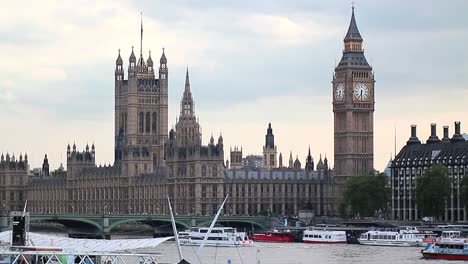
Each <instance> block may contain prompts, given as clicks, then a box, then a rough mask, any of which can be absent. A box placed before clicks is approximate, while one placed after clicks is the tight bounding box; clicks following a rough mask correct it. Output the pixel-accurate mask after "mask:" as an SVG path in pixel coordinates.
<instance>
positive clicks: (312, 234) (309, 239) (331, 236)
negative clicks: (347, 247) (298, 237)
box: [302, 229, 347, 244]
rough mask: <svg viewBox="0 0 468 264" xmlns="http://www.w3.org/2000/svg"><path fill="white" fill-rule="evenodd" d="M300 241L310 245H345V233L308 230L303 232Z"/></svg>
mask: <svg viewBox="0 0 468 264" xmlns="http://www.w3.org/2000/svg"><path fill="white" fill-rule="evenodd" d="M302 241H303V242H304V243H311V244H346V243H347V241H346V231H335V230H326V229H308V230H305V231H304V236H303V237H302Z"/></svg>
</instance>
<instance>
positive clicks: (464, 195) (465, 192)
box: [460, 174, 468, 209]
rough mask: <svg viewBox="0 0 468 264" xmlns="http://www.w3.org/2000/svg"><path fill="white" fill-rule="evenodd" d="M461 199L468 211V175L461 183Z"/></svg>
mask: <svg viewBox="0 0 468 264" xmlns="http://www.w3.org/2000/svg"><path fill="white" fill-rule="evenodd" d="M460 198H461V200H462V202H463V204H464V208H465V209H466V207H467V206H468V174H465V175H464V176H463V178H462V180H461V182H460Z"/></svg>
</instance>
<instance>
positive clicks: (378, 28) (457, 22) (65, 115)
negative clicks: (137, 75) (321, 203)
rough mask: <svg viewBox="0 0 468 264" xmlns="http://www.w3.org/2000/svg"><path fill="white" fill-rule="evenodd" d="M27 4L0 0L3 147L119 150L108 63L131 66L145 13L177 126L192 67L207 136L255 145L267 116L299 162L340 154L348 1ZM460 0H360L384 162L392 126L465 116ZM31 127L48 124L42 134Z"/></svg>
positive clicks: (147, 44)
mask: <svg viewBox="0 0 468 264" xmlns="http://www.w3.org/2000/svg"><path fill="white" fill-rule="evenodd" d="M27 6H28V7H27V8H25V3H24V2H19V1H16V2H15V1H10V2H8V3H5V4H3V5H2V9H0V58H1V59H2V63H0V73H1V78H0V79H1V80H0V102H1V104H2V111H1V112H0V120H1V121H2V123H4V124H8V129H7V130H2V132H0V133H1V135H0V137H1V138H9V140H8V148H9V149H18V150H23V149H24V150H28V151H29V152H30V153H31V152H33V153H31V154H33V155H37V159H36V161H35V162H37V163H35V164H40V162H41V158H42V155H43V154H42V153H43V152H49V153H51V156H52V157H53V158H51V162H52V164H54V162H57V161H58V160H59V159H60V158H59V157H58V155H59V153H61V152H62V151H63V150H64V145H65V144H66V141H68V140H73V139H76V140H77V141H81V143H80V144H83V142H85V141H90V140H92V139H93V138H94V139H95V140H96V145H97V146H98V155H99V157H100V158H101V157H103V160H102V161H104V160H107V161H111V160H112V148H113V147H112V145H113V140H112V138H113V130H112V126H113V89H114V88H113V85H114V84H113V77H114V76H113V74H114V62H115V59H116V57H117V50H118V49H119V48H120V49H121V54H122V58H123V60H124V64H125V65H124V66H128V57H129V55H130V52H131V46H132V45H133V46H135V52H136V53H137V55H138V52H139V39H140V35H139V34H140V31H139V29H140V28H139V27H140V20H139V19H140V17H139V12H140V10H143V11H144V17H143V20H144V42H143V52H144V54H145V57H146V56H147V54H148V50H149V49H152V56H153V60H155V61H157V59H158V58H159V56H160V54H161V48H162V47H165V48H166V55H167V57H168V60H169V81H170V84H169V101H170V107H169V113H170V115H171V117H170V119H169V127H171V125H172V124H173V123H174V120H175V115H176V114H178V112H179V109H178V107H179V100H180V98H181V95H182V90H183V87H184V76H185V75H184V73H185V67H186V66H187V65H189V67H190V72H191V80H192V87H193V88H192V90H193V94H194V97H195V100H196V103H197V114H199V116H200V118H201V122H202V124H201V125H202V126H203V129H204V137H205V138H204V139H206V137H208V138H209V136H210V135H211V132H213V133H214V134H218V133H219V131H220V130H221V131H223V135H224V139H225V142H226V144H230V145H231V144H232V145H243V146H244V149H245V150H246V151H249V152H252V153H258V152H260V151H261V145H262V144H263V140H264V138H263V137H264V133H265V129H266V125H267V123H268V122H272V123H273V125H274V130H275V133H276V134H277V145H278V146H279V148H280V149H281V151H282V152H288V151H289V150H290V149H291V150H293V152H294V153H297V154H298V155H299V158H300V160H301V161H302V160H303V158H304V157H305V153H306V151H307V147H308V145H309V144H311V147H312V151H313V153H314V156H315V157H316V156H317V155H318V154H320V152H323V153H325V152H326V153H327V154H328V155H330V156H332V151H333V114H332V111H331V84H330V81H331V79H332V74H333V66H334V65H333V61H334V60H335V59H336V60H339V59H340V57H341V49H342V39H343V35H344V34H345V31H346V29H347V27H348V23H349V16H350V9H349V5H347V4H345V5H343V3H342V2H341V1H327V2H317V1H307V0H300V1H295V2H294V4H291V2H290V1H285V0H277V1H267V2H264V1H220V2H212V1H169V2H167V1H139V2H132V1H110V0H104V1H98V2H80V3H77V2H70V1H54V0H44V1H40V2H34V1H30V2H28V3H27ZM465 7H466V3H464V2H463V1H455V3H454V4H452V5H447V4H445V3H443V2H436V1H431V2H430V3H427V2H426V1H414V2H413V1H412V2H411V3H408V2H407V1H404V2H403V1H401V3H397V4H395V3H393V2H388V3H387V2H382V1H366V0H364V1H362V2H360V3H358V6H357V9H356V16H357V22H358V25H359V29H360V31H361V33H362V35H363V37H364V44H365V48H366V56H367V59H368V61H372V63H373V67H374V70H375V74H376V76H377V83H376V89H377V90H376V96H377V103H376V113H375V124H376V127H375V135H376V141H375V151H376V168H380V167H382V166H383V164H384V163H386V160H387V159H388V156H389V153H388V152H391V151H392V149H393V143H392V140H389V139H388V138H393V136H392V133H391V131H393V130H392V129H393V124H394V123H398V128H400V127H402V128H401V129H402V131H403V132H399V131H398V134H401V135H403V134H404V131H406V130H405V129H406V128H404V127H405V126H407V123H408V124H409V123H411V122H416V123H421V124H424V123H425V122H431V121H429V120H428V119H431V120H432V119H437V120H439V121H440V122H441V123H452V122H453V120H455V119H463V117H464V116H466V110H465V109H464V108H463V107H464V105H465V103H466V102H464V100H463V98H467V97H468V95H467V94H466V92H464V91H466V90H467V89H466V88H467V87H468V81H467V80H468V78H467V77H468V76H467V74H468V60H467V58H468V57H467V52H466V48H465V45H464V43H466V42H467V41H468V36H467V35H468V30H467V29H466V27H465V25H466V24H467V23H466V22H467V16H466V15H465V14H464V13H463V10H465V9H466V8H465ZM434 10H438V12H434ZM395 106H398V107H397V108H396V107H395ZM429 113H430V114H429ZM461 121H462V122H463V123H468V121H466V122H465V121H464V120H461ZM400 123H401V125H400ZM28 127H33V128H34V130H37V131H40V133H41V136H42V137H43V138H41V142H39V143H37V142H36V143H35V142H34V140H37V136H36V135H34V133H32V132H31V131H30V129H27V128H28ZM239 127H242V128H243V129H242V131H238V128H239ZM25 138H26V140H25ZM65 138H66V139H65ZM405 138H406V135H405V137H402V138H401V139H400V138H399V139H398V142H399V146H401V145H402V144H403V143H404V141H405V140H406V139H405ZM57 141H60V142H59V143H58V142H57ZM26 142H27V143H28V145H27V144H26ZM205 142H206V141H205ZM4 144H6V143H4ZM53 153H56V154H53ZM101 153H102V155H103V156H100V155H101ZM106 153H107V154H106ZM39 154H40V155H39ZM330 161H331V162H332V160H330Z"/></svg>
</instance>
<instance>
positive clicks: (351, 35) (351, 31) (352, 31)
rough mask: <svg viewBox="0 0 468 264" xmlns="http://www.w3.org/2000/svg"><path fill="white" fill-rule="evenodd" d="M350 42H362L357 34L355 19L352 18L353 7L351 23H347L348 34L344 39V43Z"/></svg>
mask: <svg viewBox="0 0 468 264" xmlns="http://www.w3.org/2000/svg"><path fill="white" fill-rule="evenodd" d="M350 40H357V41H362V37H361V33H359V29H358V27H357V24H356V19H355V18H354V6H353V7H352V14H351V22H349V28H348V33H346V37H345V38H344V41H350Z"/></svg>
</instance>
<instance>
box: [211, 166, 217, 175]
mask: <svg viewBox="0 0 468 264" xmlns="http://www.w3.org/2000/svg"><path fill="white" fill-rule="evenodd" d="M211 173H212V176H213V177H216V176H217V175H218V167H216V166H213V168H212V170H211Z"/></svg>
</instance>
